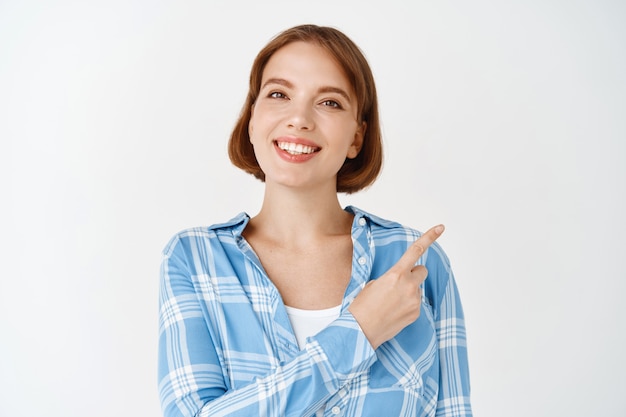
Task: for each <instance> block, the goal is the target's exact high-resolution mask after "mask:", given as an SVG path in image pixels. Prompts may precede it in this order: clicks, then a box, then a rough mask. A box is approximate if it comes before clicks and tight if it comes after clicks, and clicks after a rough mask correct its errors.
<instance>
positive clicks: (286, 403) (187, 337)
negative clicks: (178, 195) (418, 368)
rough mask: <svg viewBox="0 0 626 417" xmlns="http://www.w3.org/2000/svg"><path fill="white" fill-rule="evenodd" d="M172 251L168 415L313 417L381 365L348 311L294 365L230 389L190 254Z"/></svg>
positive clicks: (166, 283)
mask: <svg viewBox="0 0 626 417" xmlns="http://www.w3.org/2000/svg"><path fill="white" fill-rule="evenodd" d="M170 246H172V247H171V248H170V250H167V249H166V252H165V255H164V257H163V261H162V264H161V287H160V297H159V371H158V378H159V396H160V399H161V406H162V409H163V413H164V416H165V417H192V416H193V417H207V416H253V415H255V416H277V417H278V416H298V417H300V416H305V415H311V414H312V413H313V412H315V410H316V409H318V408H320V407H321V406H322V405H323V404H324V403H325V402H327V401H328V399H329V398H330V397H331V396H332V395H334V394H335V393H336V392H337V391H338V390H339V389H340V388H341V387H342V386H344V385H345V384H346V383H347V382H348V381H349V380H351V379H352V378H354V377H355V376H358V375H360V374H362V373H363V372H366V371H367V369H369V367H371V365H372V364H373V363H374V362H375V360H376V355H375V353H374V351H373V349H372V348H371V346H370V345H369V343H368V341H367V338H366V337H365V335H364V334H363V332H362V331H361V329H360V327H359V326H358V324H357V322H356V320H355V319H354V317H353V316H352V315H351V314H350V312H349V311H347V310H346V311H344V313H343V314H342V315H341V316H340V317H339V318H338V319H337V320H336V321H334V322H333V323H332V324H331V325H330V326H328V327H327V328H326V329H324V330H323V331H322V332H320V333H319V334H318V335H317V336H315V337H313V338H309V341H308V343H307V344H306V346H305V348H304V349H303V350H301V351H300V352H299V353H298V354H297V355H296V356H294V357H293V358H292V359H291V360H289V361H287V362H285V363H281V364H280V365H279V366H277V367H275V368H273V369H272V370H271V371H270V372H269V373H268V374H267V375H264V376H262V377H260V378H255V379H253V380H252V381H251V382H250V383H249V384H248V385H245V386H243V387H241V388H238V389H229V387H228V385H229V384H227V382H226V381H225V380H224V375H227V373H228V370H227V369H226V370H225V369H224V366H225V365H224V363H225V362H224V360H223V359H224V358H223V355H222V354H221V352H220V350H219V349H218V348H217V347H216V344H215V340H214V338H216V337H217V336H216V335H213V334H211V331H210V326H207V323H206V321H205V317H204V315H203V314H202V308H201V304H200V303H201V301H199V299H198V295H197V294H196V289H195V287H194V285H193V282H192V280H191V277H190V272H189V271H190V268H189V265H188V261H187V257H186V256H185V253H184V250H183V249H182V248H181V245H176V243H175V242H174V243H173V244H171V245H170ZM242 356H245V355H242ZM241 360H246V358H245V357H242V358H241ZM247 360H250V361H252V362H254V361H255V360H256V359H255V358H253V357H251V358H248V359H247Z"/></svg>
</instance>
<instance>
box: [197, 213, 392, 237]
mask: <svg viewBox="0 0 626 417" xmlns="http://www.w3.org/2000/svg"><path fill="white" fill-rule="evenodd" d="M344 210H346V211H347V212H348V213H351V214H353V215H354V224H355V225H356V224H359V221H360V219H362V218H363V219H365V220H366V221H367V222H368V223H370V224H371V223H374V224H376V225H378V226H381V227H383V228H386V229H393V228H397V227H402V226H401V225H400V224H399V223H396V222H393V221H390V220H385V219H383V218H381V217H378V216H375V215H373V214H371V213H368V212H367V211H365V210H361V209H360V208H358V207H355V206H347V207H346V208H345V209H344ZM249 221H250V216H249V215H248V213H246V212H241V213H239V214H238V215H236V216H235V217H233V218H232V219H230V220H228V221H227V222H224V223H217V224H214V225H212V226H209V230H218V229H230V230H231V231H232V233H233V235H234V236H235V237H237V236H241V234H242V233H243V230H244V229H245V228H246V226H247V225H248V222H249Z"/></svg>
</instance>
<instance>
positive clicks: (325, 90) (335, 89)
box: [318, 86, 351, 102]
mask: <svg viewBox="0 0 626 417" xmlns="http://www.w3.org/2000/svg"><path fill="white" fill-rule="evenodd" d="M318 91H319V92H320V93H337V94H339V95H340V96H342V97H343V98H345V99H346V101H348V102H350V101H351V100H350V96H349V95H348V93H346V92H345V91H344V90H343V89H341V88H339V87H331V86H328V87H320V88H319V90H318Z"/></svg>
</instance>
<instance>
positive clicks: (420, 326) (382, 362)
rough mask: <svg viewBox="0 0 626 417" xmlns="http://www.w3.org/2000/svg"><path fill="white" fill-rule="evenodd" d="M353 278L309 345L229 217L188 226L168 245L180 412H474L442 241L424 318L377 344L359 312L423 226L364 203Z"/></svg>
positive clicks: (165, 350)
mask: <svg viewBox="0 0 626 417" xmlns="http://www.w3.org/2000/svg"><path fill="white" fill-rule="evenodd" d="M346 210H347V211H349V212H351V213H353V214H354V222H353V226H352V241H353V248H354V249H353V250H354V255H353V261H352V277H351V279H350V282H349V284H348V287H347V290H346V293H345V295H344V299H343V304H342V309H341V315H340V317H339V318H338V319H337V320H335V321H334V322H332V323H331V324H330V325H329V326H328V327H327V328H325V329H324V330H322V331H321V332H320V333H318V334H317V335H315V336H313V337H309V338H308V339H307V343H306V345H305V346H304V348H303V349H301V350H300V349H299V348H298V344H297V341H296V338H295V336H294V333H293V331H292V328H291V325H290V322H289V318H288V317H287V312H286V309H285V306H284V304H283V302H282V299H281V297H280V294H279V293H278V291H277V289H276V287H275V286H274V285H273V284H272V282H271V281H270V280H269V278H268V277H267V274H266V273H265V271H264V270H263V267H262V266H261V263H260V262H259V259H258V258H257V256H256V254H255V253H254V251H253V250H252V248H251V247H250V245H249V244H248V243H247V242H246V240H245V239H244V238H243V237H242V235H241V233H242V231H243V230H244V228H245V227H246V224H247V223H248V221H249V217H248V216H247V215H246V214H245V213H242V214H240V215H239V216H237V217H235V218H234V219H232V220H231V221H229V222H228V223H224V224H219V225H214V226H211V227H201V228H193V229H189V230H186V231H183V232H181V233H179V234H177V235H176V236H174V238H173V239H172V240H171V241H170V242H169V244H168V245H167V246H166V248H165V249H164V252H163V262H162V266H161V288H160V300H159V301H160V328H159V371H158V378H159V394H160V398H161V403H162V407H163V410H164V415H165V416H166V417H174V416H185V417H191V416H200V417H208V416H294V417H295V416H297V417H301V416H376V417H381V416H385V417H387V416H441V417H443V416H454V417H457V416H471V415H472V412H471V408H470V401H469V394H470V385H469V374H468V364H467V350H466V339H465V326H464V321H463V312H462V308H461V303H460V301H459V295H458V292H457V287H456V284H455V282H454V278H453V275H452V271H451V270H450V264H449V261H448V259H447V257H446V255H445V254H444V252H443V251H442V250H441V248H440V246H438V245H437V244H436V243H435V244H433V245H432V246H431V247H430V248H429V249H428V251H427V252H426V253H425V254H424V255H423V256H422V258H421V259H420V261H419V263H423V264H425V265H426V267H427V269H428V278H427V279H426V281H425V282H424V284H423V285H424V288H423V292H422V293H423V300H422V309H421V314H420V317H419V318H418V319H417V320H416V321H415V322H414V323H412V324H411V325H409V326H407V327H406V328H405V329H404V330H402V331H401V332H400V333H399V334H398V335H397V336H396V337H395V338H393V339H391V340H389V341H387V342H386V343H383V344H382V345H381V346H380V347H379V348H378V349H376V351H374V350H373V349H372V347H371V346H370V344H369V343H368V340H367V338H366V337H365V335H364V334H363V332H362V331H361V329H360V327H359V325H358V324H357V322H356V320H355V319H354V317H353V316H352V314H350V312H349V311H348V306H349V305H350V302H351V301H352V300H353V299H354V298H355V297H356V295H357V294H358V293H359V292H360V291H361V289H362V288H363V287H364V285H365V284H366V283H367V282H368V281H369V280H371V279H375V278H377V277H379V276H381V275H382V274H383V273H385V272H386V271H387V270H388V269H389V268H390V267H391V266H392V265H393V264H395V262H396V261H397V260H398V259H399V258H400V256H402V254H403V253H404V252H405V250H406V249H407V247H408V246H409V245H410V244H411V243H412V242H413V241H415V239H417V238H418V237H419V236H420V233H419V232H417V231H415V230H412V229H409V228H406V227H403V226H401V225H399V224H397V223H393V222H390V221H387V220H383V219H380V218H378V217H375V216H373V215H370V214H368V213H365V212H363V211H361V210H359V209H356V208H354V207H347V208H346Z"/></svg>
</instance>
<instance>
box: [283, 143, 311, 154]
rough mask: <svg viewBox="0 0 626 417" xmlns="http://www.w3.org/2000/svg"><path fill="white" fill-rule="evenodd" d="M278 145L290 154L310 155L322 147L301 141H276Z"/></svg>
mask: <svg viewBox="0 0 626 417" xmlns="http://www.w3.org/2000/svg"><path fill="white" fill-rule="evenodd" d="M276 146H278V147H279V148H280V149H282V150H283V151H285V152H287V153H288V154H290V155H308V154H312V153H315V152H319V150H320V149H321V148H318V147H315V146H308V145H303V144H301V143H293V142H276Z"/></svg>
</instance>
